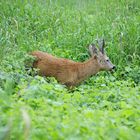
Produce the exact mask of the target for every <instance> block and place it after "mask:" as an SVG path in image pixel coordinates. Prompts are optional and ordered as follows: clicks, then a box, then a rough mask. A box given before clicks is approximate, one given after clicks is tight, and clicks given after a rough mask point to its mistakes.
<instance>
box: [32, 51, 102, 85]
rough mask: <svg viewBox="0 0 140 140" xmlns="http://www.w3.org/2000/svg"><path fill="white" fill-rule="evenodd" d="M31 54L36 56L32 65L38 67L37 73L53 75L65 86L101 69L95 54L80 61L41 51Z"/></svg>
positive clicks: (74, 83) (75, 83)
mask: <svg viewBox="0 0 140 140" xmlns="http://www.w3.org/2000/svg"><path fill="white" fill-rule="evenodd" d="M31 54H32V55H33V56H35V57H36V58H37V60H36V61H35V62H34V63H33V67H34V68H38V69H39V75H41V76H47V77H55V78H56V79H57V80H58V81H59V82H60V83H62V84H65V85H67V86H75V85H77V84H79V83H80V82H81V81H83V80H85V79H86V78H88V77H90V76H91V75H93V74H96V73H97V72H99V71H100V70H101V68H100V66H99V64H98V61H97V56H93V57H91V58H90V59H89V60H87V61H85V62H83V63H82V62H74V61H72V60H68V59H63V58H57V57H55V56H52V55H50V54H48V53H44V52H41V51H34V52H32V53H31Z"/></svg>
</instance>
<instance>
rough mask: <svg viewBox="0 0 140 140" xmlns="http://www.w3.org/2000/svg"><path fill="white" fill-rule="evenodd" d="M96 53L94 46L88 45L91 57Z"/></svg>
mask: <svg viewBox="0 0 140 140" xmlns="http://www.w3.org/2000/svg"><path fill="white" fill-rule="evenodd" d="M97 52H98V50H97V48H96V46H95V44H91V45H89V53H90V55H91V56H93V55H95V54H97Z"/></svg>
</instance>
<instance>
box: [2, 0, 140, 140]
mask: <svg viewBox="0 0 140 140" xmlns="http://www.w3.org/2000/svg"><path fill="white" fill-rule="evenodd" d="M100 37H103V38H105V41H106V44H107V48H106V51H107V54H108V56H109V57H110V59H111V61H112V62H113V63H114V64H115V65H116V66H117V70H116V72H114V73H112V74H110V73H107V72H102V73H99V74H97V75H96V76H94V77H91V78H89V79H87V80H86V81H84V82H83V83H81V85H80V86H78V87H75V88H74V89H72V90H68V89H67V88H66V87H65V86H64V85H60V84H59V83H57V81H56V80H55V79H54V78H43V77H39V76H30V75H28V74H27V71H26V70H25V61H27V60H28V59H30V58H29V56H28V53H29V52H31V51H33V50H42V51H46V52H49V53H51V54H53V55H55V56H58V57H64V58H69V59H72V60H74V61H84V60H86V59H88V57H89V55H88V52H87V47H86V46H87V45H88V44H90V43H92V42H95V40H96V39H97V38H100ZM0 60H1V61H0V139H4V140H9V139H10V140H16V139H19V140H25V139H26V140H27V139H30V140H38V139H40V140H46V139H53V140H55V139H56V140H57V139H68V140H74V139H75V140H85V139H95V140H102V139H103V140H117V139H119V140H132V139H134V140H139V139H140V2H139V0H127V1H126V0H118V1H114V0H46V1H45V0H40V1H39V0H35V1H33V0H32V1H27V0H25V1H20V0H5V1H4V0H1V1H0Z"/></svg>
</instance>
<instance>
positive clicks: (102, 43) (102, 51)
mask: <svg viewBox="0 0 140 140" xmlns="http://www.w3.org/2000/svg"><path fill="white" fill-rule="evenodd" d="M97 42H98V45H99V47H100V49H99V50H100V52H101V53H102V54H104V47H105V41H104V39H98V40H97Z"/></svg>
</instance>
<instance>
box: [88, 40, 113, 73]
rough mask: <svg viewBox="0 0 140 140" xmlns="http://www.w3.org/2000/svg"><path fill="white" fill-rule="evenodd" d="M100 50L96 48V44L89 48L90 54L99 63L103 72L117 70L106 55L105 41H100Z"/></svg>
mask: <svg viewBox="0 0 140 140" xmlns="http://www.w3.org/2000/svg"><path fill="white" fill-rule="evenodd" d="M98 45H99V49H97V48H96V46H95V44H91V45H90V46H89V52H90V55H91V56H92V57H94V59H95V61H96V62H97V63H98V65H99V67H100V69H101V70H105V71H109V70H110V71H111V70H113V69H115V66H114V65H113V64H112V63H111V61H110V60H109V58H108V57H107V55H106V54H105V51H104V48H105V41H104V39H100V40H98Z"/></svg>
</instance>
